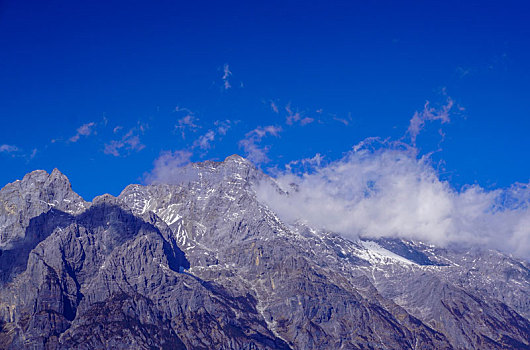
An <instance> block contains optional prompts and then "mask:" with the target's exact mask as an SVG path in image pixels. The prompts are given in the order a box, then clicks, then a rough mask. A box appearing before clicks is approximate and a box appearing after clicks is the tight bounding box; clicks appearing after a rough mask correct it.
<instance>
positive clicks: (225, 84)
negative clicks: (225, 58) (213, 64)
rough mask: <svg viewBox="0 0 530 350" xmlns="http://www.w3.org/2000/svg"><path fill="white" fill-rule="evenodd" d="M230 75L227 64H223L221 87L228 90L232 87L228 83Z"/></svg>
mask: <svg viewBox="0 0 530 350" xmlns="http://www.w3.org/2000/svg"><path fill="white" fill-rule="evenodd" d="M231 75H232V72H231V71H230V67H229V66H228V64H225V65H224V66H223V77H222V78H221V79H222V80H223V87H224V89H225V90H228V89H230V88H231V87H232V85H230V81H229V80H228V78H230V76H231Z"/></svg>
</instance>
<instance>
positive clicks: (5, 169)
mask: <svg viewBox="0 0 530 350" xmlns="http://www.w3.org/2000/svg"><path fill="white" fill-rule="evenodd" d="M529 18H530V5H529V4H528V3H527V2H526V1H421V2H420V1H370V0H368V1H362V2H360V1H345V2H342V1H303V2H302V1H266V2H265V1H264V2H243V1H241V2H226V1H225V2H218V1H195V2H182V1H149V2H148V1H112V0H110V1H99V0H96V1H87V2H81V1H65V0H40V1H25V0H17V1H14V0H4V1H0V118H1V119H0V120H1V123H2V124H1V128H0V145H10V146H15V147H16V148H17V150H16V151H13V150H12V149H11V151H4V152H0V168H1V169H2V170H1V172H0V184H5V183H7V182H10V181H14V180H15V179H20V178H21V177H22V176H23V175H24V174H25V173H26V172H29V171H31V170H34V169H40V168H42V169H46V170H49V171H50V170H52V169H53V168H54V167H57V168H59V169H60V170H61V171H62V172H64V173H65V174H67V175H68V176H69V178H70V180H71V181H72V184H73V187H74V190H76V191H77V192H79V193H80V194H81V195H82V196H84V197H85V198H86V199H87V200H91V199H92V197H94V196H95V195H98V194H101V193H104V192H109V193H111V194H114V195H117V194H118V193H119V192H120V191H121V190H122V189H123V188H124V187H125V186H126V185H127V184H129V183H133V182H142V181H143V180H142V179H143V177H144V175H145V173H146V172H148V171H150V170H151V169H152V166H153V161H154V160H155V159H156V158H157V157H158V156H159V154H160V152H162V151H164V150H173V151H174V150H183V149H190V147H191V145H192V144H193V142H194V140H195V139H197V137H199V136H200V135H202V134H204V133H206V132H207V131H208V130H210V129H211V128H214V125H213V124H214V122H215V121H216V120H230V121H231V125H232V126H231V128H230V130H229V131H228V133H227V134H226V135H225V136H223V137H222V139H216V140H215V141H214V142H212V144H211V148H210V149H208V150H198V149H194V152H193V157H192V159H193V160H203V159H223V158H224V157H226V156H228V155H230V154H233V153H239V154H242V155H245V154H244V152H243V150H242V149H241V148H240V147H239V146H238V142H239V141H240V140H241V139H243V138H244V137H245V134H246V133H247V132H249V131H251V130H253V129H254V128H256V127H257V126H266V125H278V126H281V127H282V129H283V132H281V133H280V134H279V135H278V137H268V138H265V139H263V140H262V143H261V145H262V146H269V147H270V150H269V153H268V156H269V158H270V162H267V163H264V164H262V165H261V167H262V168H264V169H267V168H269V167H274V166H279V167H281V166H282V165H283V164H285V163H287V162H289V161H292V160H295V159H300V158H304V157H310V156H313V155H314V154H315V153H321V154H323V155H325V156H326V157H327V158H328V159H337V158H339V157H340V156H341V155H342V154H343V153H344V152H346V151H348V150H349V149H351V147H352V146H353V145H355V144H357V143H358V142H360V141H361V140H363V139H364V138H366V137H370V136H379V137H382V138H388V137H390V138H392V139H399V138H400V137H401V136H402V135H403V134H404V133H405V131H406V129H407V126H408V123H409V119H410V118H411V117H412V115H413V114H414V112H415V111H417V110H421V109H422V108H423V104H424V103H425V101H426V100H429V101H430V102H431V104H432V105H438V106H440V105H443V104H444V103H445V101H446V99H447V98H448V97H449V96H450V97H451V98H452V99H453V100H454V101H455V103H456V104H457V105H458V106H460V107H462V108H464V110H462V111H459V112H458V113H453V114H452V115H451V123H449V124H444V125H442V128H443V132H444V134H445V138H444V140H443V142H442V143H440V141H441V138H440V135H439V134H438V130H439V128H440V125H439V123H436V122H434V123H431V124H428V125H427V126H426V129H425V131H424V132H423V133H422V134H420V136H419V138H418V147H419V148H420V150H421V152H423V153H427V152H429V151H433V150H436V149H438V147H441V151H439V152H438V153H436V154H435V155H434V156H433V157H434V159H435V160H436V161H442V162H443V163H442V164H443V167H442V169H443V170H442V177H443V178H445V179H447V180H449V181H450V182H451V183H452V184H453V186H455V187H456V188H459V187H460V186H463V185H465V184H474V183H478V184H480V185H482V186H484V187H486V188H495V187H506V186H509V185H510V184H512V183H514V182H528V181H529V174H530V157H529V155H528V154H529V150H530V137H529V131H530V121H529V120H530V84H529V83H530V22H529V20H528V19H529ZM225 64H227V65H228V66H229V68H230V71H231V72H232V75H231V76H230V77H229V82H230V84H231V88H230V89H224V86H223V83H224V82H223V80H222V76H223V67H224V65H225ZM270 101H274V102H275V103H276V104H277V105H278V106H279V107H280V108H281V111H280V112H281V113H279V114H276V113H274V112H273V111H272V110H271V108H270ZM288 103H290V104H291V107H292V109H293V110H298V111H300V112H301V113H302V114H303V115H304V116H305V117H310V118H314V119H318V120H319V122H314V123H311V124H309V125H306V126H300V125H297V126H289V125H286V124H285V111H284V110H283V108H284V107H285V106H286V105H287V104H288ZM176 106H180V107H184V108H187V109H189V110H191V111H193V113H194V115H195V117H196V118H197V126H198V127H199V128H197V129H196V130H195V131H189V132H188V133H187V134H186V138H185V139H183V138H182V136H181V134H180V133H179V132H178V131H176V130H175V124H176V123H177V120H178V119H179V118H182V117H183V116H184V114H183V113H182V112H175V107H176ZM317 110H322V112H321V113H317V112H316V111H317ZM337 119H343V120H347V121H348V125H347V126H346V125H344V124H343V123H341V122H340V121H338V120H337ZM91 122H94V123H95V126H94V127H93V131H95V133H92V134H91V135H87V136H81V137H80V138H79V140H78V141H77V142H69V141H68V140H69V138H71V137H72V136H73V135H75V134H76V129H77V128H79V127H80V126H81V125H83V124H86V123H91ZM116 126H121V127H123V129H121V130H119V131H118V132H117V133H114V132H113V129H114V128H115V127H116ZM140 126H142V129H143V130H144V131H140ZM128 130H134V133H136V134H137V135H138V137H139V140H140V142H141V144H143V145H145V147H144V148H142V149H136V150H130V151H128V152H123V154H122V153H120V155H119V156H117V157H116V156H113V155H111V154H105V153H104V152H103V150H104V148H105V144H109V143H110V142H111V141H112V140H117V139H120V137H122V136H123V135H124V133H125V132H127V131H128ZM52 140H55V141H54V142H52Z"/></svg>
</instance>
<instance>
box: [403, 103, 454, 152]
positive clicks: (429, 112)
mask: <svg viewBox="0 0 530 350" xmlns="http://www.w3.org/2000/svg"><path fill="white" fill-rule="evenodd" d="M453 105H454V101H453V100H452V99H451V98H450V97H448V98H447V103H446V104H445V105H443V106H442V107H441V108H440V109H436V108H434V107H430V105H429V101H427V102H425V105H424V106H423V111H421V112H415V113H414V115H413V116H412V118H411V119H410V122H409V127H408V129H407V134H408V135H409V136H410V139H411V142H412V144H413V145H415V144H416V138H417V137H418V135H419V133H420V132H421V130H422V129H423V128H424V126H425V122H426V121H435V120H439V121H440V122H441V123H442V124H445V123H449V122H450V121H451V119H450V116H449V112H450V111H451V109H452V108H453Z"/></svg>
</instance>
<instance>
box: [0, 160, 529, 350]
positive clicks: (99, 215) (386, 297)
mask: <svg viewBox="0 0 530 350" xmlns="http://www.w3.org/2000/svg"><path fill="white" fill-rule="evenodd" d="M263 181H266V182H269V184H270V186H272V187H273V188H274V186H275V183H274V180H273V179H271V178H269V177H267V176H266V175H264V174H263V173H262V172H261V171H259V170H258V169H256V168H255V167H254V166H253V165H252V164H251V163H250V162H248V161H247V160H245V159H243V158H241V157H239V156H235V155H234V156H231V157H228V158H227V159H226V160H225V161H223V162H203V163H195V164H191V165H189V166H188V167H186V168H183V169H182V173H181V176H180V177H179V179H176V181H175V184H157V185H149V186H141V185H129V186H127V188H125V189H124V190H123V192H122V193H121V194H120V195H119V196H118V197H112V196H110V195H103V196H100V197H97V198H95V199H94V200H93V202H92V203H88V202H86V201H84V200H83V199H82V198H81V197H80V196H78V195H77V194H75V193H74V192H73V191H72V190H71V186H70V183H69V181H68V179H67V178H66V177H65V176H64V175H63V174H61V173H60V172H59V171H58V170H54V171H53V172H52V173H51V174H47V173H46V172H43V171H35V172H32V173H30V174H28V175H26V176H25V177H24V179H23V180H21V181H17V182H14V183H12V184H8V185H7V186H5V187H4V188H3V189H2V190H1V191H0V202H1V206H0V249H1V251H0V273H1V274H0V277H1V279H0V347H1V348H6V349H18V348H32V349H33V348H36V349H45V348H47V349H59V348H72V347H75V348H86V349H89V348H90V349H92V348H111V347H112V348H140V349H152V348H153V349H158V348H167V349H174V348H182V349H213V348H215V349H323V348H329V349H506V348H508V349H524V348H529V343H530V321H529V318H530V297H529V296H530V268H529V267H530V266H529V264H528V263H527V262H525V261H522V260H517V259H515V258H512V257H509V256H506V255H504V254H501V253H498V252H495V251H478V250H465V249H462V250H457V249H450V248H440V247H435V246H431V245H428V244H424V243H420V242H412V241H406V240H397V239H379V240H371V239H364V238H363V239H359V240H357V241H351V240H347V239H345V238H343V237H341V236H340V235H337V234H334V233H332V232H322V231H319V230H316V229H314V228H312V227H308V226H307V225H305V224H304V223H301V222H297V223H286V222H282V220H280V219H279V217H278V215H277V213H274V212H273V211H271V210H270V209H269V208H268V207H267V206H266V205H265V204H264V203H261V202H260V201H259V200H258V198H257V196H256V193H255V191H254V186H255V185H256V184H257V183H258V182H263ZM277 190H278V191H281V190H280V189H279V188H277ZM284 195H288V193H284Z"/></svg>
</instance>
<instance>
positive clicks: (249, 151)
mask: <svg viewBox="0 0 530 350" xmlns="http://www.w3.org/2000/svg"><path fill="white" fill-rule="evenodd" d="M281 131H282V128H281V127H279V126H275V125H268V126H265V127H261V126H260V127H257V128H256V129H254V130H251V131H249V132H247V133H246V134H245V138H244V139H243V140H241V141H239V147H241V148H243V150H244V151H245V154H246V156H247V158H248V159H249V160H251V161H253V162H254V163H257V164H259V163H265V162H267V161H268V160H269V158H268V157H267V152H268V150H269V148H268V147H267V146H265V147H260V146H259V143H260V142H261V140H262V139H263V138H264V137H265V136H267V135H269V136H278V135H279V133H280V132H281Z"/></svg>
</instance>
